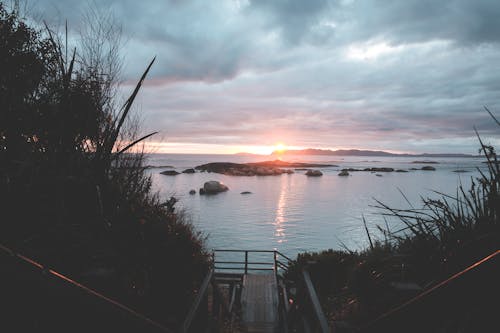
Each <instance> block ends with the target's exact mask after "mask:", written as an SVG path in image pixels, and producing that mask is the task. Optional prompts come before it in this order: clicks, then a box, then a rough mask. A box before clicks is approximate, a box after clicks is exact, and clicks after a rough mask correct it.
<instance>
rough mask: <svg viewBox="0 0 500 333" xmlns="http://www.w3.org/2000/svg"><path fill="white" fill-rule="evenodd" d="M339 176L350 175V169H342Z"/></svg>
mask: <svg viewBox="0 0 500 333" xmlns="http://www.w3.org/2000/svg"><path fill="white" fill-rule="evenodd" d="M339 176H341V177H345V176H349V171H347V170H342V171H340V173H339Z"/></svg>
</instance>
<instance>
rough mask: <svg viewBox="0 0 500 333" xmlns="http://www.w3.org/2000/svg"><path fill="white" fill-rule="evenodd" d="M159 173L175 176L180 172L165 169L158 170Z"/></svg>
mask: <svg viewBox="0 0 500 333" xmlns="http://www.w3.org/2000/svg"><path fill="white" fill-rule="evenodd" d="M160 174H161V175H165V176H177V175H178V174H180V172H177V171H175V170H165V171H162V172H160Z"/></svg>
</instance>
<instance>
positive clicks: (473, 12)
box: [31, 0, 500, 154]
mask: <svg viewBox="0 0 500 333" xmlns="http://www.w3.org/2000/svg"><path fill="white" fill-rule="evenodd" d="M90 6H93V7H94V8H97V10H98V11H99V12H100V13H106V15H109V14H111V15H112V16H113V17H114V20H115V21H116V22H118V23H119V24H121V26H122V37H123V40H124V41H125V42H124V44H123V46H122V48H121V55H122V56H123V58H124V66H123V70H122V79H123V81H122V83H121V86H120V91H122V92H123V93H129V92H131V91H132V90H133V88H134V86H135V84H136V82H137V80H138V79H139V77H140V76H141V74H142V72H143V71H144V69H145V68H146V66H147V65H148V63H149V61H150V60H151V59H152V58H153V57H154V56H156V62H155V64H154V65H153V68H152V70H151V72H150V74H149V76H148V79H147V81H146V82H145V84H144V86H143V88H142V91H141V93H140V96H139V98H138V100H137V107H136V112H137V114H138V115H139V117H140V119H141V124H142V131H143V132H144V133H148V132H151V131H159V132H160V133H159V135H156V136H155V137H153V139H151V140H150V141H149V142H148V145H149V147H150V148H151V149H153V150H154V151H155V152H165V153H236V152H241V151H245V152H251V153H270V152H271V151H272V150H273V149H274V148H275V147H276V145H278V144H279V143H281V144H283V145H285V147H287V148H288V149H301V148H323V149H342V148H344V149H351V148H354V149H373V150H386V151H391V152H413V153H424V152H427V153H468V154H476V153H477V152H478V148H479V143H478V140H477V137H476V135H475V133H474V127H475V128H477V130H478V132H479V133H480V135H481V137H482V138H483V139H484V140H485V141H486V142H487V143H490V144H494V145H497V146H500V135H499V134H500V128H499V127H498V126H497V125H496V124H494V122H493V121H492V120H491V118H490V116H489V115H488V114H487V112H486V111H485V110H484V107H485V106H486V107H488V108H489V109H490V110H491V111H492V112H493V113H494V114H496V115H497V116H498V117H499V118H500V19H499V17H500V1H498V0H491V1H487V0H448V1H446V0H443V1H434V0H406V1H401V0H365V1H361V0H360V1H357V0H336V1H327V0H309V1H302V0H290V1H284V0H275V1H272V0H269V1H267V0H261V1H250V0H239V1H237V0H226V1H222V0H221V1H216V0H214V1H206V0H199V1H196V0H193V1H190V0H186V1H181V0H170V1H167V0H143V1H136V0H134V1H132V0H99V1H95V2H92V3H90ZM31 8H32V10H31V12H32V13H36V15H38V16H39V17H43V18H44V19H45V20H46V21H48V22H49V23H50V24H51V25H53V26H54V25H58V24H59V25H61V22H64V20H66V19H67V20H68V25H69V29H70V31H72V32H74V35H75V36H76V35H77V34H76V32H78V31H81V30H82V29H83V27H84V25H83V23H82V20H81V17H82V15H83V14H85V12H86V11H88V8H89V2H85V1H81V0H64V1H56V0H37V1H33V2H32V3H31ZM75 38H76V37H75Z"/></svg>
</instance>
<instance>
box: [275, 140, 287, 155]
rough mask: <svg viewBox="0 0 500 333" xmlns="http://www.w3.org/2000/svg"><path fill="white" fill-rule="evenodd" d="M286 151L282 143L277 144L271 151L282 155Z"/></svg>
mask: <svg viewBox="0 0 500 333" xmlns="http://www.w3.org/2000/svg"><path fill="white" fill-rule="evenodd" d="M285 150H286V146H285V145H284V144H283V143H281V142H280V143H277V144H276V145H275V146H274V147H273V151H275V152H277V153H283V152H284V151H285Z"/></svg>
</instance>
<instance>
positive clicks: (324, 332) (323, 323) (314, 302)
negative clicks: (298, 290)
mask: <svg viewBox="0 0 500 333" xmlns="http://www.w3.org/2000/svg"><path fill="white" fill-rule="evenodd" d="M302 278H303V279H304V285H305V292H306V295H307V298H308V302H304V301H305V300H303V302H304V303H309V304H310V305H311V308H312V313H313V315H314V321H313V322H314V323H315V324H316V325H314V326H316V330H315V331H319V332H321V333H328V332H330V329H329V328H328V322H327V320H326V317H325V314H324V313H323V310H322V309H321V305H320V303H319V299H318V295H317V294H316V290H315V289H314V285H313V283H312V281H311V276H310V275H309V272H308V271H306V270H304V271H302Z"/></svg>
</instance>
